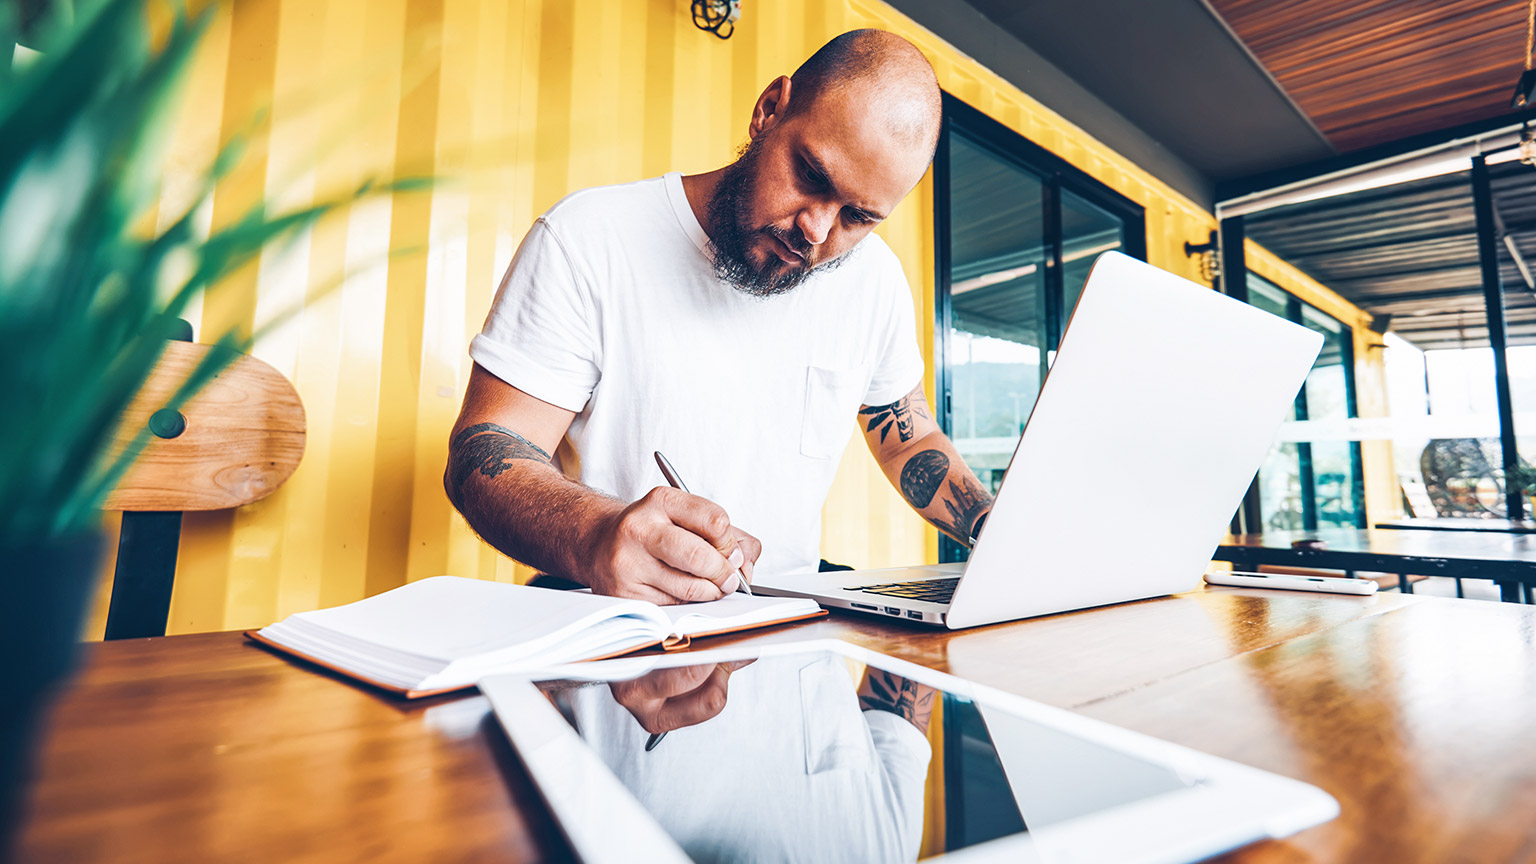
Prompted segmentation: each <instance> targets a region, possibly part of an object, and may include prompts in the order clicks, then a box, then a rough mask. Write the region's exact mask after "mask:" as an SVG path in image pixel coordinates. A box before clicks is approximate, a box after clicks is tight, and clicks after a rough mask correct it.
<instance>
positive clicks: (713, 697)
mask: <svg viewBox="0 0 1536 864" xmlns="http://www.w3.org/2000/svg"><path fill="white" fill-rule="evenodd" d="M730 677H731V675H730V672H729V671H727V670H726V669H725V668H724V667H721V666H715V667H714V669H713V671H711V672H710V673H709V677H708V678H706V679H704V683H703V684H700V685H699V686H698V687H697V688H696V689H695V690H693V692H691V693H685V694H683V695H681V696H674V697H672V698H671V699H668V700H667V701H666V703H665V704H663V705H662V706H661V707H660V708H658V709H656V713H655V714H653V715H652V716H651V722H652V723H653V724H654V725H655V726H656V727H657V728H658V729H664V730H671V729H681V728H682V727H684V726H692V725H694V724H696V723H703V722H704V721H705V720H708V719H710V718H712V717H714V716H715V715H716V714H719V713H720V712H721V711H723V710H725V699H726V681H728V680H729V679H730Z"/></svg>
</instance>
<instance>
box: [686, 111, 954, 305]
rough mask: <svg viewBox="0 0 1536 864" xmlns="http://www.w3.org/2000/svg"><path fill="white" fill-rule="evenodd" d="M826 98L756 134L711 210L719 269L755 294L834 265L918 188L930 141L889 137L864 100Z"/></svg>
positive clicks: (768, 292) (784, 287)
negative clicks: (913, 189) (914, 188)
mask: <svg viewBox="0 0 1536 864" xmlns="http://www.w3.org/2000/svg"><path fill="white" fill-rule="evenodd" d="M869 89H872V88H863V89H862V90H855V89H853V88H849V89H848V90H843V91H837V90H833V91H830V92H827V93H824V94H823V95H822V97H821V98H820V99H818V100H817V102H816V103H815V104H813V105H811V106H810V107H809V108H806V109H805V110H802V111H800V112H798V113H796V114H794V115H793V116H791V117H789V118H788V119H786V120H783V121H782V122H777V123H775V124H774V125H772V126H771V127H770V128H769V129H768V130H767V131H765V132H762V133H760V134H758V135H756V136H755V137H754V138H753V139H752V141H751V143H750V144H749V145H748V147H747V149H746V150H744V151H743V152H742V155H741V157H740V158H739V159H737V160H736V162H735V163H733V164H732V165H730V166H728V167H727V168H726V170H725V173H724V176H723V177H722V178H721V180H720V182H719V184H718V185H717V186H716V188H715V192H714V194H713V195H712V196H711V198H710V201H709V206H708V217H709V223H710V224H709V226H707V227H708V228H709V235H710V242H711V244H712V245H713V246H714V250H715V270H716V272H717V273H718V274H719V275H720V277H721V278H722V279H725V280H726V281H727V282H730V283H731V284H732V285H734V286H735V287H736V288H738V289H740V290H742V291H745V292H747V293H750V294H755V295H758V296H771V295H774V294H781V293H783V292H785V291H788V290H790V289H791V288H794V287H795V286H797V285H799V284H800V283H801V282H803V281H804V280H805V279H806V277H808V276H809V275H810V274H811V273H812V272H813V271H815V270H817V269H819V268H826V267H829V266H834V265H835V264H836V263H837V261H838V259H839V258H840V257H841V256H842V255H843V254H845V253H847V252H848V251H849V250H851V249H852V248H853V247H854V246H856V245H857V244H858V242H859V241H860V240H863V239H864V237H865V235H867V234H869V232H870V231H871V230H873V229H874V227H875V226H876V225H878V224H879V223H880V222H881V221H882V220H883V219H885V218H886V217H887V216H889V215H890V213H891V210H892V209H894V208H895V207H896V205H897V203H899V202H900V201H901V199H902V198H904V197H906V194H907V193H908V192H909V191H911V189H912V187H913V186H915V185H917V181H918V180H919V179H921V178H922V175H923V172H924V171H925V170H926V169H927V164H928V155H929V154H928V150H929V148H928V143H927V142H926V141H914V140H911V139H909V138H903V137H902V136H898V135H895V134H892V132H891V131H890V129H889V127H888V125H887V124H886V123H885V122H883V121H882V120H880V119H877V118H879V117H880V116H881V112H880V110H879V109H878V107H877V106H873V105H872V104H871V100H872V99H875V98H878V97H877V96H876V95H875V94H872V93H870V92H868V90H869Z"/></svg>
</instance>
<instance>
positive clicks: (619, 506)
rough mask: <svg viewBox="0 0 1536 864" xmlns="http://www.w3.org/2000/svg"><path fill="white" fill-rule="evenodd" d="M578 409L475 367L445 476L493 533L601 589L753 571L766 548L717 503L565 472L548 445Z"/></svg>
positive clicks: (701, 593)
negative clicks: (622, 491) (604, 486)
mask: <svg viewBox="0 0 1536 864" xmlns="http://www.w3.org/2000/svg"><path fill="white" fill-rule="evenodd" d="M575 416H576V415H575V414H574V413H573V412H571V411H568V410H565V409H563V408H559V407H557V406H554V405H551V404H549V403H547V402H544V401H542V400H539V399H536V398H534V397H532V396H529V395H528V394H527V393H524V392H522V391H521V390H518V389H517V388H515V387H513V386H511V385H510V384H507V383H506V382H504V381H502V380H500V379H499V378H497V377H496V376H494V375H492V374H490V373H489V372H487V371H485V370H484V369H483V368H481V367H480V366H479V365H478V364H477V365H476V366H475V367H474V370H473V372H472V373H471V374H470V381H469V387H468V389H467V391H466V392H465V394H464V406H463V408H462V409H461V411H460V413H459V419H458V422H457V423H456V424H455V425H454V428H453V432H452V433H451V434H450V437H449V445H448V467H447V470H446V471H445V472H444V474H443V486H444V488H445V490H446V491H447V493H448V500H450V501H451V502H453V505H454V507H456V508H458V511H459V512H460V513H461V514H463V516H464V519H465V521H467V522H468V523H469V525H470V527H471V528H473V529H474V530H475V531H476V532H477V533H478V534H479V535H480V536H481V537H482V538H484V539H485V540H486V542H488V543H490V544H491V545H492V546H494V547H496V548H497V549H499V550H501V551H502V552H503V553H505V554H506V555H508V556H510V557H512V558H515V559H517V560H518V561H521V562H523V563H524V564H527V565H529V566H530V567H533V568H535V569H538V570H541V571H543V572H546V573H550V574H552V575H557V576H563V577H565V578H568V579H571V580H573V581H576V582H580V583H581V584H584V585H587V586H589V587H591V588H592V589H593V590H594V591H596V592H597V593H600V594H611V595H615V596H623V597H638V598H640V599H643V600H650V601H652V602H655V603H677V602H691V601H699V600H714V599H718V598H719V597H721V596H723V594H724V592H725V591H729V590H734V588H735V585H734V584H733V580H732V579H731V576H732V574H733V572H734V571H735V569H736V568H737V567H738V566H741V567H743V568H744V569H743V572H744V573H745V574H746V575H748V577H749V578H750V575H751V569H750V568H751V564H752V563H754V562H755V561H756V559H757V556H758V554H759V553H760V552H761V548H762V547H761V545H760V544H758V543H757V540H756V538H753V537H752V536H751V535H748V534H746V533H745V532H742V531H740V530H739V529H736V528H733V527H732V526H731V524H730V518H729V516H728V515H727V514H726V512H725V510H724V509H722V508H721V507H720V506H719V505H717V504H714V503H713V502H711V501H708V500H706V499H704V498H700V497H698V496H696V495H689V494H688V493H686V492H681V491H679V490H675V489H668V488H664V487H663V488H658V489H654V490H652V491H651V492H650V493H648V494H647V495H646V496H645V497H644V498H641V499H640V500H639V501H636V502H634V503H632V504H629V503H626V502H623V501H620V500H618V499H616V498H613V497H611V496H608V495H604V494H602V493H601V492H598V491H597V490H595V489H592V488H590V487H587V486H584V485H582V484H580V483H578V482H576V481H575V480H572V479H571V478H569V477H567V476H565V475H564V474H563V473H561V472H560V470H559V469H557V468H556V467H555V466H554V465H553V464H552V460H551V456H550V454H552V453H553V452H554V450H555V448H556V447H557V446H558V445H559V442H560V440H561V439H562V438H563V437H564V436H565V433H566V430H567V429H569V428H570V425H571V421H572V420H573V419H574V418H575ZM738 551H739V552H740V553H741V554H740V555H737V554H736V553H737V552H738Z"/></svg>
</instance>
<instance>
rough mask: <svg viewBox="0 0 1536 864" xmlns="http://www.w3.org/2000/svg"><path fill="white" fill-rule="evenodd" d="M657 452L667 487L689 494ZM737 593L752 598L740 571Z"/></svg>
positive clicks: (657, 461) (738, 573) (737, 575)
mask: <svg viewBox="0 0 1536 864" xmlns="http://www.w3.org/2000/svg"><path fill="white" fill-rule="evenodd" d="M655 452H656V467H658V468H660V469H661V476H663V477H665V478H667V485H668V486H671V487H672V488H673V489H681V490H683V491H684V492H687V491H688V486H687V485H686V484H685V483H683V478H682V477H680V476H679V475H678V473H677V469H676V468H673V467H672V463H671V462H668V461H667V457H665V456H663V455H661V451H660V450H657V451H655ZM689 494H692V493H689ZM736 548H738V549H739V548H741V547H740V546H737V547H736ZM742 554H746V553H742ZM736 591H737V593H740V594H745V595H747V596H748V597H751V596H752V589H751V587H749V586H748V585H747V577H745V576H743V575H741V571H740V570H737V571H736ZM646 749H647V750H649V749H650V748H649V747H647V748H646Z"/></svg>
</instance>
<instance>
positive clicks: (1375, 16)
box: [1208, 0, 1528, 152]
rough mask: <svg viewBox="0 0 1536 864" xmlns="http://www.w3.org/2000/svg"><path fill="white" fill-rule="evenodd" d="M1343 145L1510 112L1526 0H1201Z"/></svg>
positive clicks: (1323, 129)
mask: <svg viewBox="0 0 1536 864" xmlns="http://www.w3.org/2000/svg"><path fill="white" fill-rule="evenodd" d="M1208 2H1209V3H1210V5H1211V7H1212V8H1213V9H1215V11H1216V12H1217V13H1218V14H1219V15H1220V16H1221V17H1222V18H1223V19H1224V20H1225V21H1226V22H1227V24H1228V25H1229V26H1230V27H1231V28H1232V30H1233V31H1234V32H1235V33H1236V34H1237V36H1238V37H1239V38H1240V39H1242V41H1243V42H1244V43H1245V44H1246V45H1247V46H1248V49H1249V50H1250V51H1252V52H1253V54H1254V55H1255V56H1256V57H1257V58H1258V60H1259V62H1260V63H1262V64H1263V65H1264V67H1265V68H1266V69H1268V71H1269V73H1270V74H1271V75H1272V76H1274V78H1275V80H1276V81H1277V82H1278V83H1279V84H1280V86H1281V87H1282V88H1284V90H1285V91H1286V93H1288V94H1289V95H1290V97H1291V99H1292V100H1293V101H1294V102H1295V103H1296V105H1297V106H1298V107H1299V108H1300V109H1301V110H1302V111H1303V112H1304V113H1305V114H1306V115H1307V116H1308V117H1309V118H1310V119H1311V120H1312V123H1313V124H1314V125H1315V126H1316V127H1317V128H1318V130H1320V131H1321V132H1322V133H1323V134H1324V135H1325V136H1327V138H1328V140H1329V141H1330V142H1331V143H1332V144H1333V146H1334V147H1336V148H1338V149H1339V150H1340V151H1341V152H1343V151H1350V150H1358V149H1360V148H1363V147H1369V146H1371V145H1374V144H1381V143H1385V142H1389V141H1396V140H1399V139H1402V138H1406V137H1409V136H1412V135H1417V134H1420V133H1425V132H1433V131H1437V130H1440V129H1447V128H1450V127H1453V126H1458V125H1461V124H1464V123H1471V122H1475V121H1478V120H1483V119H1486V118H1490V117H1496V116H1499V115H1501V114H1507V113H1509V112H1510V110H1511V109H1510V104H1509V100H1510V97H1511V95H1513V93H1514V89H1515V81H1516V80H1517V79H1518V78H1519V77H1520V72H1521V71H1522V70H1523V69H1524V68H1525V37H1526V12H1527V8H1528V3H1527V2H1526V0H1347V2H1341V0H1287V2H1283V3H1282V2H1276V0H1208Z"/></svg>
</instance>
